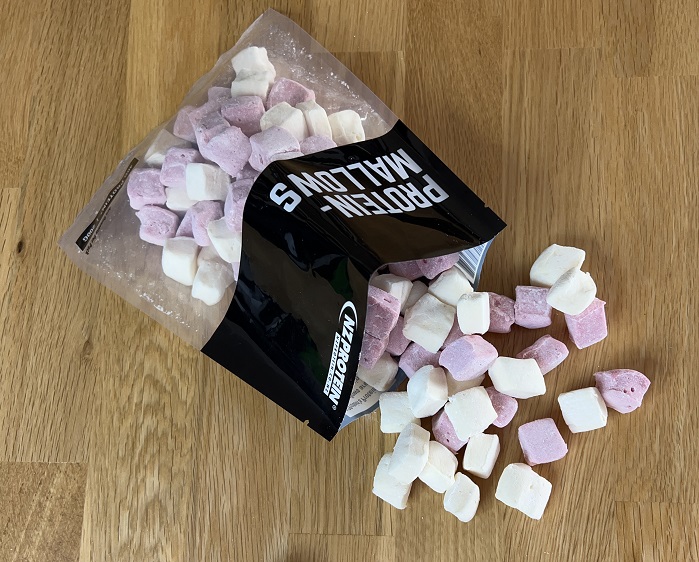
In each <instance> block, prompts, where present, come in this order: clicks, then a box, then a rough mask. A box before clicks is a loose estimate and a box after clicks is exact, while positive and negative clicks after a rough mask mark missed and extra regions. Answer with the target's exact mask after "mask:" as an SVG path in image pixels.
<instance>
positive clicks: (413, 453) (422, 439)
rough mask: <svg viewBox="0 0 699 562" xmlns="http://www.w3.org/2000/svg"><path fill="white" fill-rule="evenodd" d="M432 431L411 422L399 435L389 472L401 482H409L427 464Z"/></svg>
mask: <svg viewBox="0 0 699 562" xmlns="http://www.w3.org/2000/svg"><path fill="white" fill-rule="evenodd" d="M429 443H430V432H429V431H427V430H426V429H423V428H422V427H420V426H419V425H417V424H415V423H409V424H408V425H406V426H405V428H403V431H401V432H400V435H398V440H397V441H396V445H395V447H393V457H392V458H391V462H390V464H389V466H388V473H389V474H390V475H391V476H393V477H394V478H395V479H396V480H398V481H399V482H402V483H404V484H409V483H410V482H412V481H413V480H415V479H416V478H417V477H418V476H419V475H420V473H421V472H422V469H423V468H425V465H426V464H427V458H428V456H429Z"/></svg>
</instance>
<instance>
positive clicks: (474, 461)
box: [463, 433, 500, 478]
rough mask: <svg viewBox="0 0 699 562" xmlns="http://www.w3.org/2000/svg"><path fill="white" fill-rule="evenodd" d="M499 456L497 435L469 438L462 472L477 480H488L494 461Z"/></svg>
mask: <svg viewBox="0 0 699 562" xmlns="http://www.w3.org/2000/svg"><path fill="white" fill-rule="evenodd" d="M499 454H500V439H499V438H498V436H497V435H490V434H489V433H477V434H476V435H473V436H471V439H469V440H468V443H466V449H465V451H464V460H463V467H464V470H465V471H467V472H470V473H471V474H475V475H476V476H478V477H479V478H490V475H491V474H492V473H493V467H494V466H495V461H497V460H498V455H499Z"/></svg>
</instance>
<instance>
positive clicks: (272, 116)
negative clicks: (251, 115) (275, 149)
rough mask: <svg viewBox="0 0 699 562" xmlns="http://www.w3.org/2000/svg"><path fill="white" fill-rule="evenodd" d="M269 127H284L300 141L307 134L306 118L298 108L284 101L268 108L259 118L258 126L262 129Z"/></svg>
mask: <svg viewBox="0 0 699 562" xmlns="http://www.w3.org/2000/svg"><path fill="white" fill-rule="evenodd" d="M270 127H281V128H282V129H286V130H287V131H289V132H290V133H291V134H292V135H294V136H295V137H296V138H297V139H298V140H300V141H302V140H303V139H305V138H306V137H307V136H308V128H307V127H306V119H305V118H304V116H303V112H302V111H301V110H300V109H296V108H295V107H292V106H290V105H289V104H288V103H286V102H285V101H283V102H281V103H278V104H277V105H275V106H274V107H272V108H270V109H268V110H267V111H266V112H265V114H264V115H263V116H262V118H261V119H260V128H261V129H262V130H263V131H264V130H266V129H269V128H270Z"/></svg>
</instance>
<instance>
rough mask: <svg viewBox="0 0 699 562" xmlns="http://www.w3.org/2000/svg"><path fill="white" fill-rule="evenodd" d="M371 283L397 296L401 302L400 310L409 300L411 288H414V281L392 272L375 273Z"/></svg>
mask: <svg viewBox="0 0 699 562" xmlns="http://www.w3.org/2000/svg"><path fill="white" fill-rule="evenodd" d="M369 283H370V284H371V285H372V286H374V287H378V288H379V289H381V290H382V291H386V292H387V293H388V294H390V295H393V296H394V297H396V298H397V299H398V301H399V302H400V307H401V308H400V310H403V307H404V306H405V302H406V301H407V300H408V296H409V295H410V290H411V289H412V288H413V282H412V281H409V280H408V279H405V278H404V277H398V275H393V274H392V273H386V274H383V275H375V276H374V277H372V278H371V281H370V282H369Z"/></svg>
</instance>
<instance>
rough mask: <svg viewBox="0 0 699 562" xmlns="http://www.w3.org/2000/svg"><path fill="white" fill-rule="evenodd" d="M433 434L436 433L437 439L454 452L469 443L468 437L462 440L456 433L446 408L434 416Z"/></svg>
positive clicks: (435, 437) (435, 438)
mask: <svg viewBox="0 0 699 562" xmlns="http://www.w3.org/2000/svg"><path fill="white" fill-rule="evenodd" d="M432 435H434V440H435V441H438V442H439V443H441V444H442V445H444V446H445V447H446V448H447V449H449V450H450V451H451V452H452V453H454V454H456V453H458V452H459V451H460V450H461V449H463V447H464V445H466V443H468V439H467V440H466V441H462V440H461V439H459V437H458V436H457V435H456V431H454V426H453V425H452V423H451V420H450V419H449V416H447V413H446V412H445V411H444V410H440V411H439V412H437V413H436V414H435V415H434V416H433V417H432Z"/></svg>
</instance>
